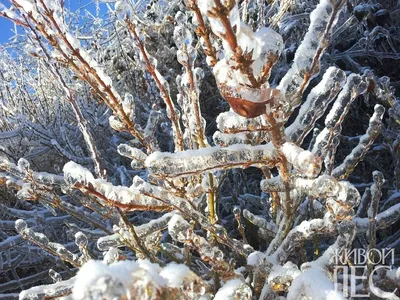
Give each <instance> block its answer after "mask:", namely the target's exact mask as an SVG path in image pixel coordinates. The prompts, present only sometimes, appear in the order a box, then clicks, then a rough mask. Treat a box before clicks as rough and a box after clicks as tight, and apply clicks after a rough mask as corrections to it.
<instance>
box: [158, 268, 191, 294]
mask: <svg viewBox="0 0 400 300" xmlns="http://www.w3.org/2000/svg"><path fill="white" fill-rule="evenodd" d="M160 276H161V277H163V278H165V279H166V280H167V282H168V286H170V287H174V288H180V287H181V286H182V285H183V283H184V281H185V279H187V280H189V281H191V280H190V279H191V278H193V277H194V276H195V275H194V273H193V272H192V271H191V270H190V269H189V268H188V267H187V266H186V265H183V264H176V263H170V264H168V265H167V266H165V267H164V268H163V269H162V270H161V272H160Z"/></svg>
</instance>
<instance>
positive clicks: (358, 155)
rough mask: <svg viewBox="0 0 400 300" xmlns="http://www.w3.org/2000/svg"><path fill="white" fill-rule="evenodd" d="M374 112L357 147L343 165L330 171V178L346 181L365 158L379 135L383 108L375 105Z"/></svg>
mask: <svg viewBox="0 0 400 300" xmlns="http://www.w3.org/2000/svg"><path fill="white" fill-rule="evenodd" d="M374 110H375V112H374V114H373V115H372V117H371V119H370V120H369V126H368V129H367V132H366V133H365V134H364V135H363V136H361V137H360V141H359V143H358V145H357V146H356V147H355V148H354V149H353V150H352V151H351V153H350V154H349V155H347V156H346V158H345V159H344V161H343V163H342V164H340V165H339V166H337V167H336V168H335V169H334V170H333V171H332V176H334V177H336V178H338V179H341V180H342V179H346V178H347V177H348V176H349V175H350V174H351V173H352V172H353V171H354V169H355V167H356V166H357V164H358V163H359V162H360V161H361V160H362V159H363V158H364V157H365V155H366V154H367V152H368V150H369V148H370V147H371V145H372V143H373V142H374V140H375V139H376V137H377V136H378V135H379V133H380V129H381V126H382V118H383V114H384V112H385V108H384V107H383V106H382V105H379V104H377V105H375V108H374Z"/></svg>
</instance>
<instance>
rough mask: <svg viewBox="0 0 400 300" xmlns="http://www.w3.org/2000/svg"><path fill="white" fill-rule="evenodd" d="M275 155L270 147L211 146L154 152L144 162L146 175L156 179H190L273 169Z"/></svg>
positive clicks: (275, 160)
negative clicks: (230, 171)
mask: <svg viewBox="0 0 400 300" xmlns="http://www.w3.org/2000/svg"><path fill="white" fill-rule="evenodd" d="M277 160H278V156H277V152H276V150H275V148H274V147H273V146H272V145H261V146H248V145H233V146H230V147H226V148H223V147H218V146H215V147H211V148H205V149H199V150H187V151H185V152H182V153H161V152H154V153H152V154H151V155H150V156H149V157H148V158H147V159H146V167H147V169H148V171H149V173H150V174H151V175H152V176H154V177H157V178H168V177H179V176H184V177H187V176H190V175H194V174H201V173H203V172H206V171H216V170H224V169H225V170H226V169H232V168H247V167H249V166H268V167H273V166H275V164H276V162H277Z"/></svg>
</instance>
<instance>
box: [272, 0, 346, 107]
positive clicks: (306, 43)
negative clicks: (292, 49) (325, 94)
mask: <svg viewBox="0 0 400 300" xmlns="http://www.w3.org/2000/svg"><path fill="white" fill-rule="evenodd" d="M344 3H345V1H343V0H338V1H330V0H321V1H320V3H319V4H318V5H317V7H316V8H315V9H314V10H313V12H312V13H311V15H310V26H309V29H308V31H307V33H306V35H305V37H304V39H303V41H302V43H301V44H300V46H299V48H298V49H297V51H296V54H295V57H294V61H293V65H292V67H291V69H290V70H289V71H288V72H287V73H286V75H285V76H284V77H283V79H282V80H281V82H280V83H279V85H278V89H279V90H280V91H281V94H282V95H283V96H284V97H285V99H286V101H288V102H289V103H290V110H291V111H293V109H294V108H296V107H297V106H298V105H299V104H300V103H301V95H302V94H303V91H304V90H305V88H306V87H307V85H308V83H309V81H310V79H311V78H313V77H314V76H315V75H317V74H318V72H319V70H320V66H319V64H320V59H321V56H322V54H323V52H324V51H325V49H326V47H327V46H328V45H329V41H330V35H331V33H332V29H333V27H334V25H335V23H336V20H337V17H338V15H339V12H340V10H341V8H342V6H343V4H344Z"/></svg>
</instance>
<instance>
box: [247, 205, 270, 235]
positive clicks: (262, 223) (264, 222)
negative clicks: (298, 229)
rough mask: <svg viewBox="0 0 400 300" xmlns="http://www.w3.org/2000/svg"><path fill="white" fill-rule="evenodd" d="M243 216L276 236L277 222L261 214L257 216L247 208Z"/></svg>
mask: <svg viewBox="0 0 400 300" xmlns="http://www.w3.org/2000/svg"><path fill="white" fill-rule="evenodd" d="M243 217H245V218H246V219H247V220H249V221H250V222H251V223H252V224H254V225H256V226H257V227H259V228H261V229H265V230H266V231H268V232H269V234H270V235H271V236H274V235H275V234H276V233H277V231H278V228H277V226H276V224H275V223H273V222H272V221H267V220H266V219H264V218H262V217H260V216H256V215H254V214H252V213H251V212H250V211H249V210H247V209H244V210H243Z"/></svg>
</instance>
